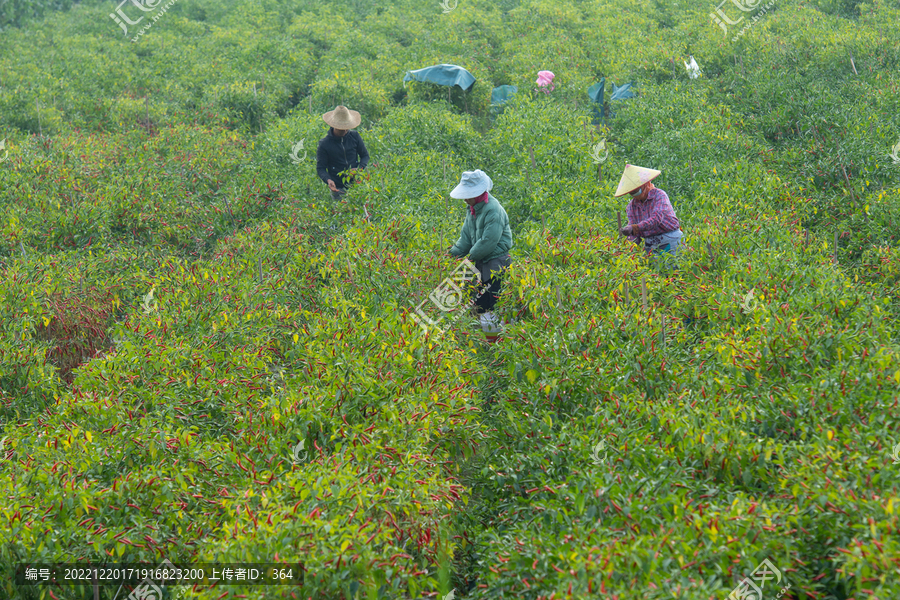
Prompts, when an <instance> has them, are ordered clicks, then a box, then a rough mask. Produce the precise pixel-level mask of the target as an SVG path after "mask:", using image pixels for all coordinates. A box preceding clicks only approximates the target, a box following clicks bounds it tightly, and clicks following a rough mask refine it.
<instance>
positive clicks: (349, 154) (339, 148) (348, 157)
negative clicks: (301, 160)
mask: <svg viewBox="0 0 900 600" xmlns="http://www.w3.org/2000/svg"><path fill="white" fill-rule="evenodd" d="M322 120H323V121H325V122H326V123H328V124H329V125H330V126H331V127H329V129H328V134H327V135H326V136H325V137H323V138H322V139H321V140H319V148H318V149H317V150H316V174H317V175H318V176H319V179H321V180H322V181H323V182H325V183H327V184H328V189H330V190H331V198H332V199H334V200H338V199H339V198H340V197H341V196H343V195H344V194H346V193H347V185H348V184H352V183H353V182H354V178H353V172H354V171H355V170H356V169H365V168H366V166H367V165H368V164H369V152H368V150H366V145H365V143H363V139H362V137H361V136H360V135H359V133H357V132H356V131H351V130H352V129H353V128H354V127H356V126H358V125H359V123H360V121H361V119H360V116H359V113H358V112H356V111H355V110H350V109H348V108H347V107H346V106H338V107H337V108H335V109H334V110H330V111H328V112H327V113H325V114H324V115H322Z"/></svg>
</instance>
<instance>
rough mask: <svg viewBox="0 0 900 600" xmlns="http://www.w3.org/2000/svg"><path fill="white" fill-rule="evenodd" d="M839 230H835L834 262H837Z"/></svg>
mask: <svg viewBox="0 0 900 600" xmlns="http://www.w3.org/2000/svg"><path fill="white" fill-rule="evenodd" d="M837 248H838V232H837V229H835V230H834V262H837Z"/></svg>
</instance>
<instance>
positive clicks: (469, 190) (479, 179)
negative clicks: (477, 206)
mask: <svg viewBox="0 0 900 600" xmlns="http://www.w3.org/2000/svg"><path fill="white" fill-rule="evenodd" d="M493 187H494V182H493V181H491V178H490V177H488V176H487V173H485V172H484V171H482V170H481V169H475V170H474V171H463V174H462V178H460V180H459V185H457V186H456V187H455V188H453V191H452V192H450V197H451V198H456V199H463V200H464V199H468V198H477V197H478V196H480V195H482V194H483V193H485V192H489V191H491V189H492V188H493Z"/></svg>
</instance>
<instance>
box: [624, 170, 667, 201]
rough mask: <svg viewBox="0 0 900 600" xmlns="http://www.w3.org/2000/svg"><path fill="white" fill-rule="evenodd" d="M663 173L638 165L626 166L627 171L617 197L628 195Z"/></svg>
mask: <svg viewBox="0 0 900 600" xmlns="http://www.w3.org/2000/svg"><path fill="white" fill-rule="evenodd" d="M660 173H662V171H657V170H656V169H647V168H645V167H639V166H637V165H625V171H624V172H622V179H620V180H619V187H618V189H616V193H615V197H616V198H618V197H619V196H622V195H624V194H627V193H628V192H630V191H631V190H633V189H635V188H637V187H640V186H642V185H644V184H645V183H647V182H648V181H650V180H651V179H653V178H654V177H656V176H657V175H659V174H660Z"/></svg>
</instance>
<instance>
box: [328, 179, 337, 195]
mask: <svg viewBox="0 0 900 600" xmlns="http://www.w3.org/2000/svg"><path fill="white" fill-rule="evenodd" d="M328 189H329V190H331V191H332V192H336V191H338V188H337V185H335V183H334V179H329V180H328Z"/></svg>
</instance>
